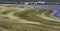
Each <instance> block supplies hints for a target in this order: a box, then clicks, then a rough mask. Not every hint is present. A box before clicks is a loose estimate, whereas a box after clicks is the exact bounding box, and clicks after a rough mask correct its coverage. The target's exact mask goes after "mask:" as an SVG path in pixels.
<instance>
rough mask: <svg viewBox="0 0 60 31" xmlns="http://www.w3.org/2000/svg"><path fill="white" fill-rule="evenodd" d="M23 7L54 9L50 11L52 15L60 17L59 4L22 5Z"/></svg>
mask: <svg viewBox="0 0 60 31" xmlns="http://www.w3.org/2000/svg"><path fill="white" fill-rule="evenodd" d="M24 6H25V7H32V8H38V9H50V10H54V11H55V10H56V11H55V12H53V13H52V16H54V17H57V18H60V5H24Z"/></svg>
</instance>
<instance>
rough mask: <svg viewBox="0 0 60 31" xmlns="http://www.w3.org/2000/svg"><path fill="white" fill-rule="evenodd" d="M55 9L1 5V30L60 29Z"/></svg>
mask: <svg viewBox="0 0 60 31" xmlns="http://www.w3.org/2000/svg"><path fill="white" fill-rule="evenodd" d="M52 13H53V10H47V9H34V8H25V7H15V6H14V7H13V6H0V31H60V22H59V21H60V20H59V19H56V18H53V17H52V16H51V14H52Z"/></svg>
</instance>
